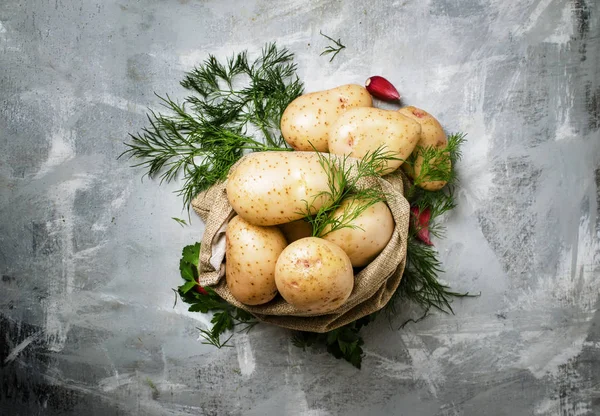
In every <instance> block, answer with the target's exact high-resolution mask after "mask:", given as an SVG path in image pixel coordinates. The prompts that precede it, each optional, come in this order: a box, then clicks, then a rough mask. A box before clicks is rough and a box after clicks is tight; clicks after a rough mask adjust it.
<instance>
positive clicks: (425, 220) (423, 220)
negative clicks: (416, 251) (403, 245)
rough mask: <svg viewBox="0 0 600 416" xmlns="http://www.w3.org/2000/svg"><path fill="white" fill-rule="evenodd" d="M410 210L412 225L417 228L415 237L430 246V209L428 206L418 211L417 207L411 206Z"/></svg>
mask: <svg viewBox="0 0 600 416" xmlns="http://www.w3.org/2000/svg"><path fill="white" fill-rule="evenodd" d="M410 212H411V213H412V216H413V225H414V226H415V228H416V230H417V238H418V239H419V240H421V241H422V242H424V243H425V244H427V245H428V246H432V245H433V243H432V242H431V240H430V238H429V220H430V219H431V210H430V209H429V208H425V209H424V210H423V211H419V207H412V208H411V209H410Z"/></svg>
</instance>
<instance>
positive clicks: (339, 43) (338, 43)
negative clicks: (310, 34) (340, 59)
mask: <svg viewBox="0 0 600 416" xmlns="http://www.w3.org/2000/svg"><path fill="white" fill-rule="evenodd" d="M319 33H320V34H321V36H324V37H326V38H327V39H329V40H330V41H331V42H333V43H334V45H335V46H332V45H329V46H327V47H326V48H325V50H324V51H323V52H321V55H320V56H323V55H327V54H330V53H332V54H333V55H332V56H331V59H329V62H331V61H333V58H335V57H336V55H337V54H338V53H340V52H341V50H342V49H345V48H346V46H344V45H342V41H341V39H338V40H335V39H333V38H330V37H329V36H327V35H326V34H325V33H323V32H321V31H319Z"/></svg>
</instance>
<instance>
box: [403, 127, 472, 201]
mask: <svg viewBox="0 0 600 416" xmlns="http://www.w3.org/2000/svg"><path fill="white" fill-rule="evenodd" d="M465 137H466V135H465V134H463V133H454V134H451V135H450V136H448V143H447V144H446V146H445V147H443V148H437V147H433V146H426V147H423V146H417V147H416V149H415V150H414V151H413V152H412V153H411V155H410V156H409V157H408V159H407V160H406V161H405V162H404V163H406V164H407V165H409V166H411V167H413V168H414V166H415V164H417V163H418V164H420V167H421V170H420V172H419V175H417V176H416V177H414V178H413V185H414V186H413V187H411V188H410V189H409V192H408V193H407V199H409V200H411V199H414V198H415V196H414V195H412V193H413V192H417V189H415V188H417V187H418V186H419V185H420V184H422V183H424V182H434V181H443V182H448V183H449V184H451V185H453V184H455V182H456V180H457V177H456V170H455V169H453V166H454V164H455V163H456V162H457V161H458V160H460V158H461V156H462V155H461V151H460V146H461V145H462V144H463V143H464V142H465ZM419 189H422V188H419ZM436 192H437V191H436Z"/></svg>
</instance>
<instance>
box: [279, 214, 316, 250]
mask: <svg viewBox="0 0 600 416" xmlns="http://www.w3.org/2000/svg"><path fill="white" fill-rule="evenodd" d="M279 229H280V230H281V231H282V232H283V235H284V236H285V239H286V240H287V242H288V244H291V243H293V242H294V241H296V240H300V239H301V238H305V237H310V236H312V226H311V225H310V224H309V223H308V222H307V221H306V220H304V219H300V220H296V221H292V222H286V223H285V224H281V225H280V226H279Z"/></svg>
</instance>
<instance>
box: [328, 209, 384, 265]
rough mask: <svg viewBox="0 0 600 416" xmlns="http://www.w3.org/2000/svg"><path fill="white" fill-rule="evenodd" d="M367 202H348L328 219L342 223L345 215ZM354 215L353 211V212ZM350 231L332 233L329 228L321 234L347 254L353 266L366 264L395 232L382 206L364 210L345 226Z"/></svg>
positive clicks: (340, 230)
mask: <svg viewBox="0 0 600 416" xmlns="http://www.w3.org/2000/svg"><path fill="white" fill-rule="evenodd" d="M365 204H366V201H361V200H357V199H352V198H348V199H346V200H344V201H342V204H341V205H340V207H339V208H338V209H336V210H335V211H334V212H333V213H332V214H331V218H334V219H337V220H341V219H342V218H343V217H344V212H352V211H353V210H355V209H357V208H358V207H360V206H364V205H365ZM354 212H356V211H354ZM348 225H350V226H352V228H340V229H337V230H334V231H331V232H330V230H331V226H328V227H325V229H324V230H323V238H324V239H325V240H327V241H331V242H332V243H335V244H336V245H338V246H340V247H341V248H342V250H344V251H345V252H346V254H347V255H348V257H349V258H350V261H351V262H352V266H354V267H362V266H366V265H367V264H369V263H370V262H371V261H373V259H374V258H375V257H377V255H378V254H379V253H381V251H382V250H383V249H384V248H385V246H386V245H387V243H388V242H389V241H390V238H391V237H392V234H393V232H394V226H395V223H394V218H393V217H392V212H391V211H390V209H389V208H388V206H387V205H386V203H385V202H377V203H375V204H373V205H371V206H370V207H368V208H367V209H365V210H364V211H363V212H362V213H361V214H360V215H358V216H357V217H356V218H355V219H353V220H352V221H350V223H349V224H348Z"/></svg>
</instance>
